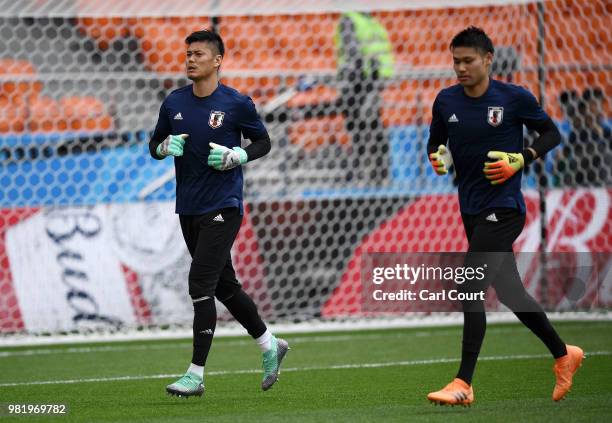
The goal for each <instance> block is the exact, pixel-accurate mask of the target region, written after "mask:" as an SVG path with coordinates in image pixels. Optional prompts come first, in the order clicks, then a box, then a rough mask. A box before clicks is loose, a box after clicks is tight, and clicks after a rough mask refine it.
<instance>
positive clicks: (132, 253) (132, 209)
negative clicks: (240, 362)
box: [0, 0, 612, 333]
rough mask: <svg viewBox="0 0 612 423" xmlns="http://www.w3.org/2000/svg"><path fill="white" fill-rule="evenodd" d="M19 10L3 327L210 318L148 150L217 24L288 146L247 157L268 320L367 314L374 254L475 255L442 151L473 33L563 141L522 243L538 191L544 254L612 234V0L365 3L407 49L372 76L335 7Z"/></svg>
mask: <svg viewBox="0 0 612 423" xmlns="http://www.w3.org/2000/svg"><path fill="white" fill-rule="evenodd" d="M0 3H2V2H0ZM4 3H5V4H3V6H4V7H3V12H2V13H0V87H1V90H0V183H1V186H2V189H1V190H0V205H1V209H0V331H1V332H6V333H8V332H31V333H38V332H58V331H80V330H83V329H85V328H91V327H102V328H116V327H138V326H148V325H155V326H167V325H171V326H174V325H181V324H186V325H189V324H190V323H191V313H190V310H191V303H190V299H189V297H188V295H187V289H186V283H187V272H188V266H189V261H190V259H189V256H188V253H187V250H186V248H185V246H184V243H183V240H182V238H181V232H180V228H179V226H178V219H177V218H176V216H175V215H174V214H173V199H174V187H175V186H174V182H173V173H172V171H173V170H172V168H173V166H172V162H171V160H164V161H162V162H157V161H154V160H153V159H151V158H150V157H149V155H148V149H147V141H148V137H149V134H150V131H151V130H152V129H153V127H154V125H155V122H156V119H157V114H158V111H159V105H160V103H161V102H162V101H163V99H164V98H165V96H167V95H168V94H169V93H170V92H171V91H172V90H173V89H176V88H177V87H181V86H184V85H185V84H187V83H189V81H188V80H186V79H185V77H184V74H183V69H184V38H185V37H186V35H188V34H189V33H191V32H192V31H194V30H198V29H202V28H204V27H212V26H214V27H215V28H216V30H217V31H219V32H220V34H221V35H222V37H223V38H224V41H225V44H226V49H227V54H226V57H225V58H224V62H223V66H222V74H221V77H222V82H223V83H225V84H227V85H230V86H232V87H234V88H236V89H238V90H239V91H241V92H243V93H245V94H248V95H250V96H251V97H252V98H253V99H254V101H255V103H256V104H257V106H258V110H259V112H260V114H261V115H262V117H263V118H264V120H265V122H266V125H267V127H268V131H269V133H270V135H271V138H272V142H273V149H272V151H271V153H270V154H269V155H268V156H266V157H264V158H262V159H260V160H257V161H256V162H253V163H249V164H248V165H247V166H246V169H245V180H246V185H245V199H246V202H247V213H246V216H245V220H244V225H243V228H242V230H241V232H240V235H239V237H238V239H237V241H236V244H235V246H234V251H233V255H234V260H235V265H236V268H237V272H238V275H239V277H240V279H241V281H242V283H243V285H244V287H245V289H246V290H247V291H248V292H249V293H250V294H252V295H253V297H254V299H255V300H256V302H257V303H258V305H259V307H260V309H261V310H262V312H263V314H264V316H265V317H266V318H267V319H268V320H290V321H294V320H309V319H313V318H325V319H329V318H337V317H350V318H354V317H363V316H364V315H366V314H365V313H364V312H363V310H362V308H361V296H360V295H361V294H360V293H361V283H360V279H359V269H360V265H361V255H362V254H363V253H365V252H374V251H392V252H411V251H421V252H438V251H463V250H465V249H466V247H467V245H466V241H465V239H464V234H463V228H462V225H461V222H460V216H459V212H458V203H457V199H456V193H455V188H454V187H453V183H452V178H438V177H435V175H434V174H433V172H432V171H431V169H430V168H429V163H428V162H427V160H426V158H425V150H426V148H425V145H426V142H427V137H428V125H429V121H430V119H431V105H432V103H433V99H434V98H435V95H436V94H437V92H438V91H439V90H440V89H441V88H443V87H446V86H449V85H452V84H454V83H455V79H454V74H453V72H452V59H451V55H450V53H449V51H448V44H449V42H450V40H451V38H452V37H453V36H454V35H455V34H456V33H457V32H459V31H460V30H462V29H463V28H465V27H466V26H468V25H477V26H481V27H482V28H483V29H484V30H485V31H487V33H489V34H490V36H491V38H492V39H493V41H494V43H495V45H496V50H497V57H496V60H495V63H494V67H493V74H494V77H496V78H500V79H503V80H506V81H512V82H513V83H517V84H521V85H524V86H526V87H527V88H528V89H530V90H531V91H532V92H533V93H534V95H536V97H539V98H540V99H541V100H542V102H543V105H544V107H545V109H546V110H547V112H548V113H549V114H550V115H551V117H552V118H553V119H554V120H555V121H556V123H557V124H558V126H559V128H560V129H561V131H562V134H563V136H564V141H563V145H562V146H561V147H560V148H557V149H556V150H554V151H553V152H551V154H550V155H549V157H548V158H547V160H546V162H544V163H541V164H537V165H535V166H532V167H531V168H530V169H529V170H528V172H527V173H526V175H525V176H524V179H523V180H524V185H523V188H524V192H525V195H526V199H527V203H528V209H529V213H528V221H527V225H526V228H525V230H524V232H523V234H522V235H521V238H520V239H519V240H518V241H517V244H516V247H517V248H516V249H517V250H518V251H537V250H538V249H539V247H540V242H541V237H540V223H541V220H540V217H539V213H540V197H539V195H538V189H539V191H540V192H542V193H543V195H544V197H545V199H546V201H545V203H546V205H547V220H546V223H547V227H548V233H549V236H548V241H547V245H546V250H548V251H568V252H573V251H582V252H609V251H610V249H611V247H612V245H611V243H612V228H611V227H610V222H611V218H610V204H609V203H610V194H611V193H612V191H611V190H610V187H611V182H612V175H611V169H612V147H611V137H610V130H609V123H610V117H612V108H611V102H610V96H611V94H612V83H611V69H610V66H611V65H610V63H612V62H611V54H612V53H611V52H612V38H611V35H610V31H609V23H610V18H611V16H610V15H611V14H612V5H611V3H610V2H609V1H606V0H593V1H571V0H563V1H547V2H544V3H543V4H542V8H541V9H538V6H537V5H536V4H535V3H530V2H523V1H521V2H491V4H490V5H489V4H485V2H482V1H480V2H478V1H474V2H471V3H479V4H480V6H477V7H475V6H468V5H463V6H462V7H456V6H457V4H456V3H453V2H448V3H447V4H446V5H444V4H443V3H444V2H436V5H435V6H436V7H435V8H426V6H425V5H423V4H420V3H427V2H420V3H419V2H396V1H384V0H383V1H380V2H376V4H377V6H373V5H371V6H367V7H366V6H364V4H365V3H363V2H362V3H363V4H362V3H359V2H357V3H358V6H359V7H362V9H364V8H365V9H367V12H370V13H371V16H372V17H373V18H374V19H375V20H376V21H377V22H379V23H380V24H382V26H383V27H384V29H385V31H386V37H387V40H388V42H389V43H390V46H391V52H392V56H393V64H392V71H391V72H388V73H386V74H385V72H380V71H379V72H370V73H369V74H368V75H365V74H364V73H363V72H362V71H361V70H358V71H356V70H355V68H351V67H350V66H351V65H353V66H354V65H355V63H354V61H352V60H350V59H351V55H350V54H349V55H348V59H349V60H344V61H343V60H339V59H338V52H339V49H338V47H339V45H338V43H340V42H343V43H345V44H344V47H346V48H347V49H348V48H349V47H350V43H352V42H355V39H356V37H355V34H353V33H349V31H350V25H348V26H347V25H346V14H345V12H346V11H345V10H336V9H333V8H329V9H326V8H325V4H327V3H329V2H313V3H316V4H317V5H318V6H320V8H319V9H317V10H312V8H309V7H310V6H309V5H302V7H303V8H304V9H303V10H302V9H299V8H296V7H298V6H295V5H294V8H293V9H292V8H291V7H288V6H287V5H286V4H284V3H282V2H281V3H280V4H279V5H277V7H278V9H275V6H274V4H275V3H274V2H268V1H263V0H260V1H256V2H246V3H248V4H249V6H248V7H246V6H245V7H244V8H243V9H240V7H239V6H240V5H234V6H232V7H228V8H227V9H224V8H223V7H213V6H211V5H210V4H209V2H202V4H204V3H205V4H204V5H202V7H196V6H198V5H195V6H194V5H192V6H189V5H186V2H178V3H180V4H181V5H182V6H181V7H182V8H183V9H181V11H180V13H179V12H178V7H173V8H172V10H168V11H166V13H164V5H163V4H162V3H161V2H148V5H147V7H144V6H143V7H140V8H136V7H134V8H133V9H131V10H121V9H120V8H118V7H119V6H117V2H93V3H92V2H83V1H63V2H54V1H50V2H40V1H38V2H24V4H25V3H27V5H28V6H27V7H22V8H21V9H20V10H15V6H14V5H13V3H11V2H4ZM119 3H121V2H119ZM195 3H197V2H195ZM210 3H215V2H210ZM218 3H220V4H221V6H223V5H225V4H227V2H218ZM235 3H236V4H238V3H239V2H235ZM246 3H245V4H246ZM305 3H308V2H305ZM331 3H334V2H331ZM368 3H369V2H368ZM465 3H470V2H465ZM94 4H97V5H94ZM106 4H108V9H105V5H106ZM113 5H114V6H113ZM254 5H255V6H254ZM321 7H322V8H321ZM377 7H379V8H378V9H377ZM275 10H279V11H282V12H276V13H275ZM147 11H150V14H147V13H148V12H147ZM213 13H214V15H213ZM280 13H283V14H280ZM343 22H344V24H343ZM357 41H358V40H357ZM384 41H385V42H386V40H384ZM358 69H360V68H358ZM527 138H529V136H528V137H527ZM542 175H544V176H542ZM153 228H155V230H153ZM530 274H531V275H532V277H526V284H527V285H528V288H529V290H530V292H532V293H533V294H534V295H536V296H537V297H538V298H539V299H540V300H541V301H545V302H546V301H548V302H551V301H552V302H551V303H550V304H548V305H549V307H550V308H555V307H556V306H557V305H558V304H557V303H556V302H555V301H556V300H550V299H551V298H553V299H554V298H558V297H559V296H558V295H547V292H548V291H550V292H549V294H550V293H552V292H554V291H555V290H556V289H557V290H558V288H557V287H556V286H555V284H554V283H549V284H548V285H547V287H546V289H540V287H539V285H538V283H539V278H538V277H536V276H533V273H530ZM611 292H612V291H611ZM602 298H603V300H604V301H603V303H601V304H604V305H610V303H611V302H612V299H611V298H607V297H605V295H603V294H602V295H601V296H600V299H602ZM578 306H580V304H578Z"/></svg>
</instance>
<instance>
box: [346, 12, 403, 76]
mask: <svg viewBox="0 0 612 423" xmlns="http://www.w3.org/2000/svg"><path fill="white" fill-rule="evenodd" d="M345 16H347V17H348V18H349V19H350V20H351V21H353V25H354V27H355V37H356V38H357V41H359V45H360V48H361V54H362V55H363V57H364V59H365V60H364V62H365V63H364V64H363V69H362V71H363V74H364V76H366V77H367V76H370V75H371V73H372V63H373V62H378V75H379V77H383V78H389V77H392V76H393V74H394V68H393V63H394V59H393V46H392V45H391V42H390V41H389V34H388V33H387V30H386V29H385V27H384V26H383V25H382V24H380V23H379V22H378V21H377V20H376V19H374V18H373V17H371V16H368V15H364V14H362V13H359V12H348V13H346V14H345ZM334 41H335V43H336V48H337V51H338V66H342V65H343V64H344V63H345V61H346V52H345V51H344V46H343V43H342V34H341V33H340V25H338V27H337V28H336V35H335V37H334Z"/></svg>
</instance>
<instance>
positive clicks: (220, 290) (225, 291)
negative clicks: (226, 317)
mask: <svg viewBox="0 0 612 423" xmlns="http://www.w3.org/2000/svg"><path fill="white" fill-rule="evenodd" d="M241 289H242V287H241V286H240V285H226V284H219V285H218V286H217V290H216V291H215V298H217V300H219V301H220V302H222V303H225V302H226V301H229V300H231V299H232V298H233V297H234V296H235V295H236V294H237V293H238V292H240V290H241Z"/></svg>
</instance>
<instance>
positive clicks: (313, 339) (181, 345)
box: [0, 327, 572, 359]
mask: <svg viewBox="0 0 612 423" xmlns="http://www.w3.org/2000/svg"><path fill="white" fill-rule="evenodd" d="M525 330H526V329H525V328H523V327H516V328H503V327H497V328H490V329H487V335H493V334H511V333H521V332H525ZM565 330H566V331H567V330H572V328H566V329H565ZM460 333H461V329H460V328H459V327H457V328H456V329H449V330H435V331H428V330H419V331H416V332H414V333H412V334H405V333H387V334H385V333H380V334H356V335H355V334H354V335H330V336H301V337H288V338H287V339H288V340H289V341H290V343H291V344H301V343H320V342H343V341H353V340H356V339H358V340H368V341H371V340H380V339H388V338H404V337H410V336H415V337H419V338H427V337H435V336H457V334H460ZM218 345H219V346H220V347H225V346H229V347H235V346H245V345H254V344H253V341H252V340H249V339H245V340H230V341H226V342H221V343H219V344H218ZM185 348H191V341H190V340H184V341H176V342H174V343H170V342H168V343H164V344H154V345H121V346H97V347H96V346H94V347H67V348H32V349H28V350H17V351H10V350H5V351H0V359H1V358H8V357H30V356H37V355H51V354H91V353H105V352H125V351H151V350H174V349H185Z"/></svg>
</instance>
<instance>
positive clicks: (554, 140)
mask: <svg viewBox="0 0 612 423" xmlns="http://www.w3.org/2000/svg"><path fill="white" fill-rule="evenodd" d="M523 123H524V124H525V126H526V127H527V129H529V130H530V131H535V132H537V133H538V135H539V136H538V138H536V139H535V140H534V141H533V143H532V144H531V145H530V146H529V147H527V148H525V150H523V157H524V158H525V166H527V165H528V164H530V163H531V162H532V161H534V160H535V159H538V158H540V157H544V156H545V155H546V153H548V152H549V151H550V150H552V149H553V148H555V147H556V146H558V145H559V144H560V143H561V133H560V132H559V129H558V128H557V125H555V122H553V120H552V119H551V118H549V117H547V119H545V120H524V122H523Z"/></svg>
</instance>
